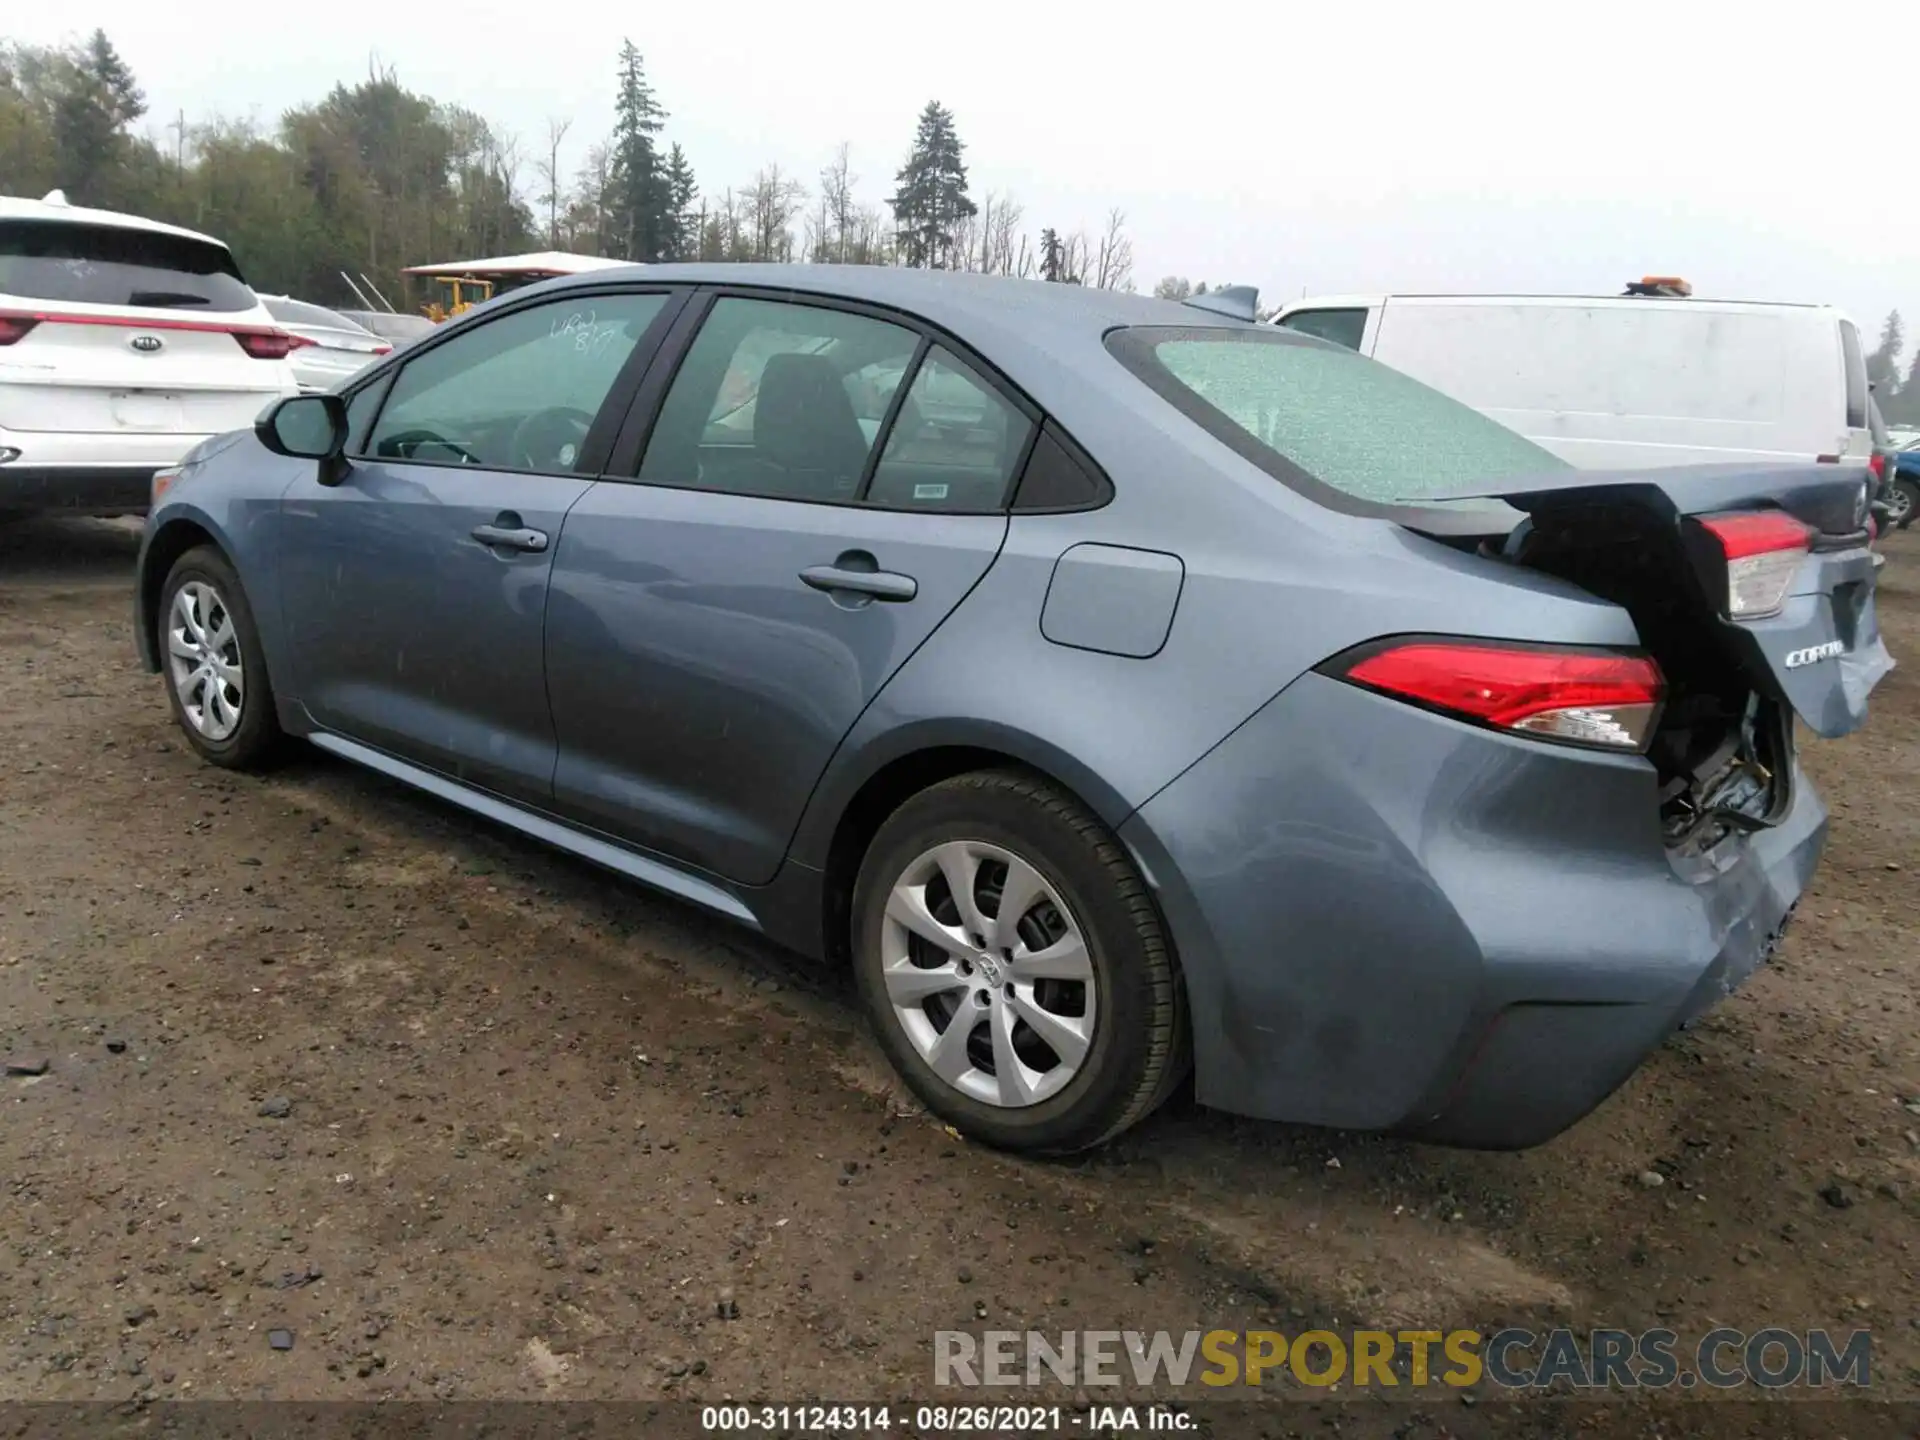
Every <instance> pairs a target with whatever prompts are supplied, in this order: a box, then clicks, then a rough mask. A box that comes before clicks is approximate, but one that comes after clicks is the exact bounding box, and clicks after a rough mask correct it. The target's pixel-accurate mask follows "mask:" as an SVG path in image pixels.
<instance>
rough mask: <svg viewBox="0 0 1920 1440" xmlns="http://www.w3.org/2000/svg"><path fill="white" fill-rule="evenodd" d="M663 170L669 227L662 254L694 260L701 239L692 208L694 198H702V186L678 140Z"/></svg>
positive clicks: (668, 256) (669, 257)
mask: <svg viewBox="0 0 1920 1440" xmlns="http://www.w3.org/2000/svg"><path fill="white" fill-rule="evenodd" d="M662 174H663V177H664V180H665V184H666V196H667V227H666V243H665V244H664V245H663V246H662V247H661V258H662V259H665V260H691V259H692V258H693V257H694V252H695V250H696V249H697V248H698V246H699V243H700V237H699V235H698V234H697V233H696V231H697V229H698V226H699V220H698V218H697V217H696V215H695V214H694V208H693V204H694V201H695V200H696V199H698V198H699V195H700V187H699V186H698V185H697V184H695V183H694V178H693V166H692V164H690V163H689V162H688V160H687V155H686V152H685V151H684V150H682V149H681V148H680V146H679V144H678V143H676V144H675V145H674V146H673V148H672V149H671V150H669V151H668V152H667V163H666V165H665V167H664V169H663V171H662Z"/></svg>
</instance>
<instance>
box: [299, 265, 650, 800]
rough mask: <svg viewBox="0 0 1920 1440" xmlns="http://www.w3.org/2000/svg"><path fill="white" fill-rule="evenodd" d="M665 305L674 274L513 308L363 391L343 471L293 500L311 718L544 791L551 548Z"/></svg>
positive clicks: (488, 781) (494, 784) (305, 693)
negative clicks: (641, 285) (654, 285)
mask: <svg viewBox="0 0 1920 1440" xmlns="http://www.w3.org/2000/svg"><path fill="white" fill-rule="evenodd" d="M668 308H669V295H668V294H667V292H665V291H664V290H662V291H653V292H637V291H627V292H600V293H594V292H588V293H584V294H575V293H572V292H568V293H566V294H565V295H563V296H560V297H556V298H554V299H551V300H547V301H544V302H541V303H537V304H532V305H519V306H515V307H513V308H511V309H507V310H504V311H502V312H501V313H500V314H497V315H494V316H491V317H489V318H487V319H485V320H482V321H479V322H477V323H475V324H473V325H470V326H463V327H461V328H460V329H459V330H458V331H456V332H455V333H452V334H449V335H448V336H447V337H446V338H445V339H444V340H441V341H439V342H438V343H431V342H430V343H427V344H423V345H422V347H421V348H420V350H419V351H418V353H417V354H415V355H414V356H413V357H412V358H411V359H409V360H408V361H406V363H405V364H403V365H402V366H401V367H400V368H399V370H398V372H397V374H394V375H393V376H392V377H391V379H383V380H382V381H381V382H380V384H379V386H378V387H376V388H371V389H363V390H362V391H360V392H358V393H357V394H356V395H355V396H354V397H353V398H352V401H351V402H350V405H349V419H350V427H349V452H350V460H349V465H348V467H347V469H346V473H345V476H344V478H343V479H341V480H340V482H339V483H338V484H335V485H323V484H321V483H320V480H319V477H318V475H317V474H316V475H315V476H314V477H313V478H309V479H303V480H301V481H299V482H297V483H296V484H295V485H294V487H293V488H292V490H290V491H289V492H288V494H287V496H286V497H285V499H284V501H283V505H282V510H283V520H284V524H285V527H286V530H285V543H284V545H283V547H282V549H281V554H282V555H283V556H285V574H284V579H283V596H284V602H283V603H284V605H285V613H286V625H287V630H288V633H289V635H290V637H291V640H292V644H291V645H290V646H289V647H288V653H289V654H290V655H291V656H292V663H293V668H294V690H295V693H296V694H297V695H298V697H299V699H300V702H301V703H302V704H303V705H304V706H305V707H306V709H307V712H308V714H309V715H310V716H311V717H312V719H313V721H314V723H315V724H316V725H318V726H320V727H321V728H323V729H325V730H329V731H333V732H335V733H337V734H339V735H343V736H346V737H348V738H350V739H354V740H358V741H361V742H363V743H365V744H367V745H370V746H373V747H375V748H377V749H380V750H383V751H386V752H387V753H389V754H392V755H394V756H397V757H399V758H401V759H403V760H408V761H412V762H413V763H415V764H418V765H422V766H425V767H427V768H429V769H432V770H436V771H439V772H442V773H444V774H447V775H450V776H452V777H454V778H455V779H458V780H461V781H463V782H465V783H468V784H472V785H475V786H478V787H481V788H483V789H487V790H491V791H494V792H496V793H498V794H501V795H505V796H508V797H511V798H514V799H518V800H522V801H531V802H534V803H544V802H545V801H546V800H547V799H548V798H549V796H550V795H551V781H552V775H553V757H554V737H553V723H552V717H551V714H550V712H549V710H548V706H547V693H546V683H545V665H544V658H543V651H542V627H543V624H544V619H545V612H546V599H547V579H548V575H549V572H550V569H551V566H552V562H553V555H554V546H555V544H556V542H557V541H558V540H559V538H560V534H561V527H562V525H563V524H564V522H565V520H566V515H567V512H568V510H570V509H571V508H572V507H573V505H574V503H575V502H576V501H577V500H579V499H580V497H581V496H582V495H584V494H585V493H586V492H587V491H588V489H589V488H590V486H591V484H592V481H591V478H590V477H591V474H592V472H593V471H595V470H597V469H598V468H599V466H600V463H601V459H602V457H604V456H605V455H606V453H607V450H608V442H609V441H610V439H611V437H612V435H613V434H614V432H615V431H616V430H617V429H618V426H619V423H620V419H621V417H622V416H623V415H624V413H625V410H626V407H627V403H628V401H629V400H630V398H631V394H632V387H633V385H634V383H635V381H636V379H637V376H638V374H639V373H640V372H641V370H642V369H643V368H644V362H645V359H646V357H647V354H648V352H649V351H650V349H651V347H652V346H653V345H654V344H655V343H657V333H658V332H659V331H663V330H664V328H665V324H666V321H667V318H668V317H667V315H666V311H667V309H668ZM367 412H372V414H371V416H369V414H368V413H367Z"/></svg>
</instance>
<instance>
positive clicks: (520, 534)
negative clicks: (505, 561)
mask: <svg viewBox="0 0 1920 1440" xmlns="http://www.w3.org/2000/svg"><path fill="white" fill-rule="evenodd" d="M473 538H474V539H476V540H478V541H479V542H480V543H481V544H482V545H490V546H492V547H494V548H495V549H497V550H526V551H529V552H532V553H535V554H537V553H538V552H540V551H542V550H544V549H546V548H547V532H546V531H544V530H529V529H527V528H526V527H525V526H521V525H476V526H474V527H473Z"/></svg>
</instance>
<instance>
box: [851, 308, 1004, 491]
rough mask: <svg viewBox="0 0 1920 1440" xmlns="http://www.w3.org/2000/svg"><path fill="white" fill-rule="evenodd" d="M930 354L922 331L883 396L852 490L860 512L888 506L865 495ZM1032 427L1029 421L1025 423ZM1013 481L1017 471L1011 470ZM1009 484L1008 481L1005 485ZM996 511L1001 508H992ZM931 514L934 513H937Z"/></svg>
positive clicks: (930, 340) (929, 340) (929, 342)
mask: <svg viewBox="0 0 1920 1440" xmlns="http://www.w3.org/2000/svg"><path fill="white" fill-rule="evenodd" d="M932 351H933V340H932V339H931V338H930V337H929V336H928V335H927V333H926V331H924V330H922V331H920V332H919V339H918V340H917V341H916V342H915V344H914V347H913V354H912V355H911V356H909V357H908V359H907V368H906V369H904V370H902V371H901V372H900V383H899V384H898V385H896V386H894V387H893V394H891V395H890V396H888V397H887V408H886V411H885V413H883V414H882V415H881V416H880V428H879V429H877V430H875V431H874V432H873V444H872V445H871V446H869V447H868V449H867V463H866V464H865V465H862V466H861V467H860V483H859V485H858V486H856V487H855V488H854V492H853V503H854V504H855V505H858V506H859V507H861V508H862V509H864V510H882V509H886V508H888V507H886V506H882V505H875V504H874V503H873V502H872V501H871V500H870V499H868V498H867V492H868V491H869V490H871V489H872V488H873V477H874V476H875V475H878V474H879V473H880V461H881V460H882V459H883V458H884V457H885V455H886V453H887V444H888V442H889V441H891V440H892V439H893V425H894V422H895V421H896V420H898V419H899V418H900V412H901V410H903V409H904V408H905V407H906V403H907V392H908V391H909V390H911V389H912V388H913V382H914V381H916V380H918V379H919V378H920V367H921V366H922V365H924V364H926V363H927V356H928V355H929V354H931V353H932ZM1027 424H1028V425H1029V426H1031V425H1032V424H1033V422H1032V421H1031V420H1029V421H1028V422H1027ZM1013 473H1014V478H1015V479H1017V478H1018V477H1019V474H1020V472H1019V471H1018V470H1016V471H1014V472H1013ZM1007 483H1008V484H1009V485H1011V484H1012V483H1013V481H1012V480H1009V481H1008V482H1007ZM994 508H995V509H996V510H998V509H1001V508H1003V507H1002V506H999V505H996V506H995V507H994ZM934 513H938V512H937V511H936V512H934Z"/></svg>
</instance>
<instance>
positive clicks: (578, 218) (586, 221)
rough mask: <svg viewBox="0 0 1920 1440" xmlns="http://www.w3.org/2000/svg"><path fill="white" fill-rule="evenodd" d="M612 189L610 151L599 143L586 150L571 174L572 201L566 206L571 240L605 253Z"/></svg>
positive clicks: (596, 253) (598, 253) (592, 251)
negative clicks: (585, 156)
mask: <svg viewBox="0 0 1920 1440" xmlns="http://www.w3.org/2000/svg"><path fill="white" fill-rule="evenodd" d="M612 188H613V153H612V151H611V150H609V149H608V147H607V146H606V145H605V144H604V143H602V144H599V145H595V146H593V147H592V148H591V149H589V150H588V151H587V159H586V163H585V164H583V165H582V166H581V167H580V170H579V172H578V174H577V175H576V176H575V177H574V197H575V198H574V201H573V204H572V205H570V206H569V207H568V208H567V216H568V220H569V223H570V225H571V227H572V229H573V243H574V244H575V245H576V246H577V245H580V244H582V243H585V244H586V245H587V246H588V247H589V249H590V251H591V253H593V254H595V255H604V254H606V253H607V229H608V213H607V206H608V201H609V199H610V192H611V191H612Z"/></svg>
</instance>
